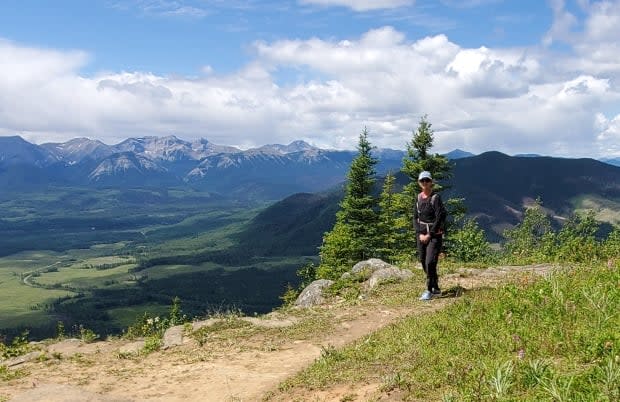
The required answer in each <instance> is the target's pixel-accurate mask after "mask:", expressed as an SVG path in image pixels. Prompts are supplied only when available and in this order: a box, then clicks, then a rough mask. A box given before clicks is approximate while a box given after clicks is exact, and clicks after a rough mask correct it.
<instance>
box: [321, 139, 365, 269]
mask: <svg viewBox="0 0 620 402" xmlns="http://www.w3.org/2000/svg"><path fill="white" fill-rule="evenodd" d="M357 151H358V155H357V156H356V157H355V159H353V161H352V162H351V167H350V169H349V172H348V174H347V185H346V190H345V196H344V199H343V200H342V202H341V203H340V211H338V213H337V214H336V224H335V225H334V228H333V229H332V231H331V232H328V233H326V234H325V236H324V237H323V245H322V246H321V249H320V256H321V265H320V266H319V269H318V276H319V277H321V278H337V277H339V274H340V273H342V272H344V271H346V270H347V269H348V267H349V266H350V265H351V264H354V263H356V262H358V261H361V260H364V259H367V258H369V257H371V256H372V255H373V254H374V252H375V248H376V241H377V212H376V206H377V205H376V204H377V200H376V199H375V197H373V195H372V190H373V186H374V184H375V181H376V178H375V173H376V172H375V166H376V164H377V159H375V158H374V157H373V156H372V146H371V144H370V142H369V141H368V131H367V130H366V128H364V131H362V133H361V134H360V137H359V143H358V145H357Z"/></svg>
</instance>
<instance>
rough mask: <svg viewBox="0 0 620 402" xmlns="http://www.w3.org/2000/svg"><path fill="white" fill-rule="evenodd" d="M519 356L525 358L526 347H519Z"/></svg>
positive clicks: (521, 358)
mask: <svg viewBox="0 0 620 402" xmlns="http://www.w3.org/2000/svg"><path fill="white" fill-rule="evenodd" d="M517 357H518V358H519V359H520V360H523V358H524V357H525V350H524V349H519V351H518V352H517Z"/></svg>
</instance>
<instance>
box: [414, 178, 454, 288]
mask: <svg viewBox="0 0 620 402" xmlns="http://www.w3.org/2000/svg"><path fill="white" fill-rule="evenodd" d="M418 183H419V184H420V189H421V190H422V191H421V192H420V194H419V195H418V200H417V203H416V209H415V211H414V212H413V225H414V227H415V233H416V240H417V245H418V256H419V258H420V262H421V263H422V268H423V269H424V273H425V274H426V290H425V291H424V293H422V296H420V300H431V299H432V298H433V296H434V295H439V294H441V290H440V289H439V279H438V277H437V262H438V259H439V252H440V251H441V245H442V243H443V233H444V229H445V222H446V209H445V207H444V205H443V202H442V201H441V197H440V196H439V194H438V193H435V192H433V177H432V176H431V173H430V172H427V171H424V172H422V173H420V175H419V176H418Z"/></svg>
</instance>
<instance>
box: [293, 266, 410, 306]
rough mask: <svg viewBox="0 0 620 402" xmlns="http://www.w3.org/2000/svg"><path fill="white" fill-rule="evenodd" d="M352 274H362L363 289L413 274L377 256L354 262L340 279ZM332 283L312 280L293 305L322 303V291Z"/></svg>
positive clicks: (324, 280)
mask: <svg viewBox="0 0 620 402" xmlns="http://www.w3.org/2000/svg"><path fill="white" fill-rule="evenodd" d="M354 275H355V276H358V277H359V276H360V275H363V277H362V279H365V281H364V282H363V284H362V286H363V289H365V290H366V291H369V290H371V289H373V288H375V287H376V286H377V285H379V284H380V283H384V282H395V281H404V280H407V279H409V278H411V276H412V275H413V274H412V273H411V271H409V270H406V269H401V268H398V267H397V266H394V265H392V264H388V263H387V262H385V261H383V260H380V259H379V258H371V259H368V260H365V261H360V262H358V263H357V264H355V265H354V266H353V268H351V270H350V271H348V272H345V273H344V274H342V276H341V279H347V278H351V277H352V276H354ZM333 283H334V282H333V281H330V280H326V279H320V280H317V281H314V282H312V283H311V284H310V285H308V286H307V287H306V288H305V289H304V290H303V291H302V292H301V294H300V295H299V297H298V298H297V300H296V301H295V306H298V307H311V306H316V305H318V304H321V303H323V302H324V301H325V300H324V296H323V291H324V290H325V288H326V287H328V286H331V285H332V284H333Z"/></svg>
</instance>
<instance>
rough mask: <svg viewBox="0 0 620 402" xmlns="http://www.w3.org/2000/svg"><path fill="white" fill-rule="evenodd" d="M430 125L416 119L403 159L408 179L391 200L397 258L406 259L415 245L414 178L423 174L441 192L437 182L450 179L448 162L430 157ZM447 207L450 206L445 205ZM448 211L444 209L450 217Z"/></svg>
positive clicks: (443, 157)
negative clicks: (404, 257)
mask: <svg viewBox="0 0 620 402" xmlns="http://www.w3.org/2000/svg"><path fill="white" fill-rule="evenodd" d="M433 140H434V136H433V130H432V124H431V123H430V122H429V121H428V120H427V118H426V116H424V117H422V118H421V119H420V123H419V125H418V129H417V130H416V131H415V132H413V137H412V139H411V142H408V143H407V154H406V155H405V157H404V158H403V167H402V169H401V171H402V172H403V173H405V174H406V175H407V177H409V182H408V183H407V184H405V185H404V186H403V190H402V192H401V193H399V194H398V195H397V197H396V199H395V201H396V210H397V217H396V219H395V227H394V230H395V232H396V234H395V236H396V237H397V238H398V241H397V247H398V249H399V250H398V253H399V254H400V255H410V253H411V249H412V247H413V246H414V245H415V233H414V231H413V230H412V225H413V209H414V208H415V205H416V200H417V196H418V193H419V192H420V188H419V186H418V175H419V174H420V172H422V171H424V170H427V171H429V172H431V173H432V175H433V182H434V190H435V191H441V190H442V189H443V187H442V186H441V184H439V182H440V181H441V180H443V179H447V178H448V177H449V175H450V168H451V166H450V162H449V161H448V158H446V157H445V156H443V155H439V154H431V148H432V147H433ZM446 204H447V206H448V207H449V206H450V204H453V203H450V202H448V203H446ZM451 212H452V211H450V209H448V213H449V214H450V213H451Z"/></svg>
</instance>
